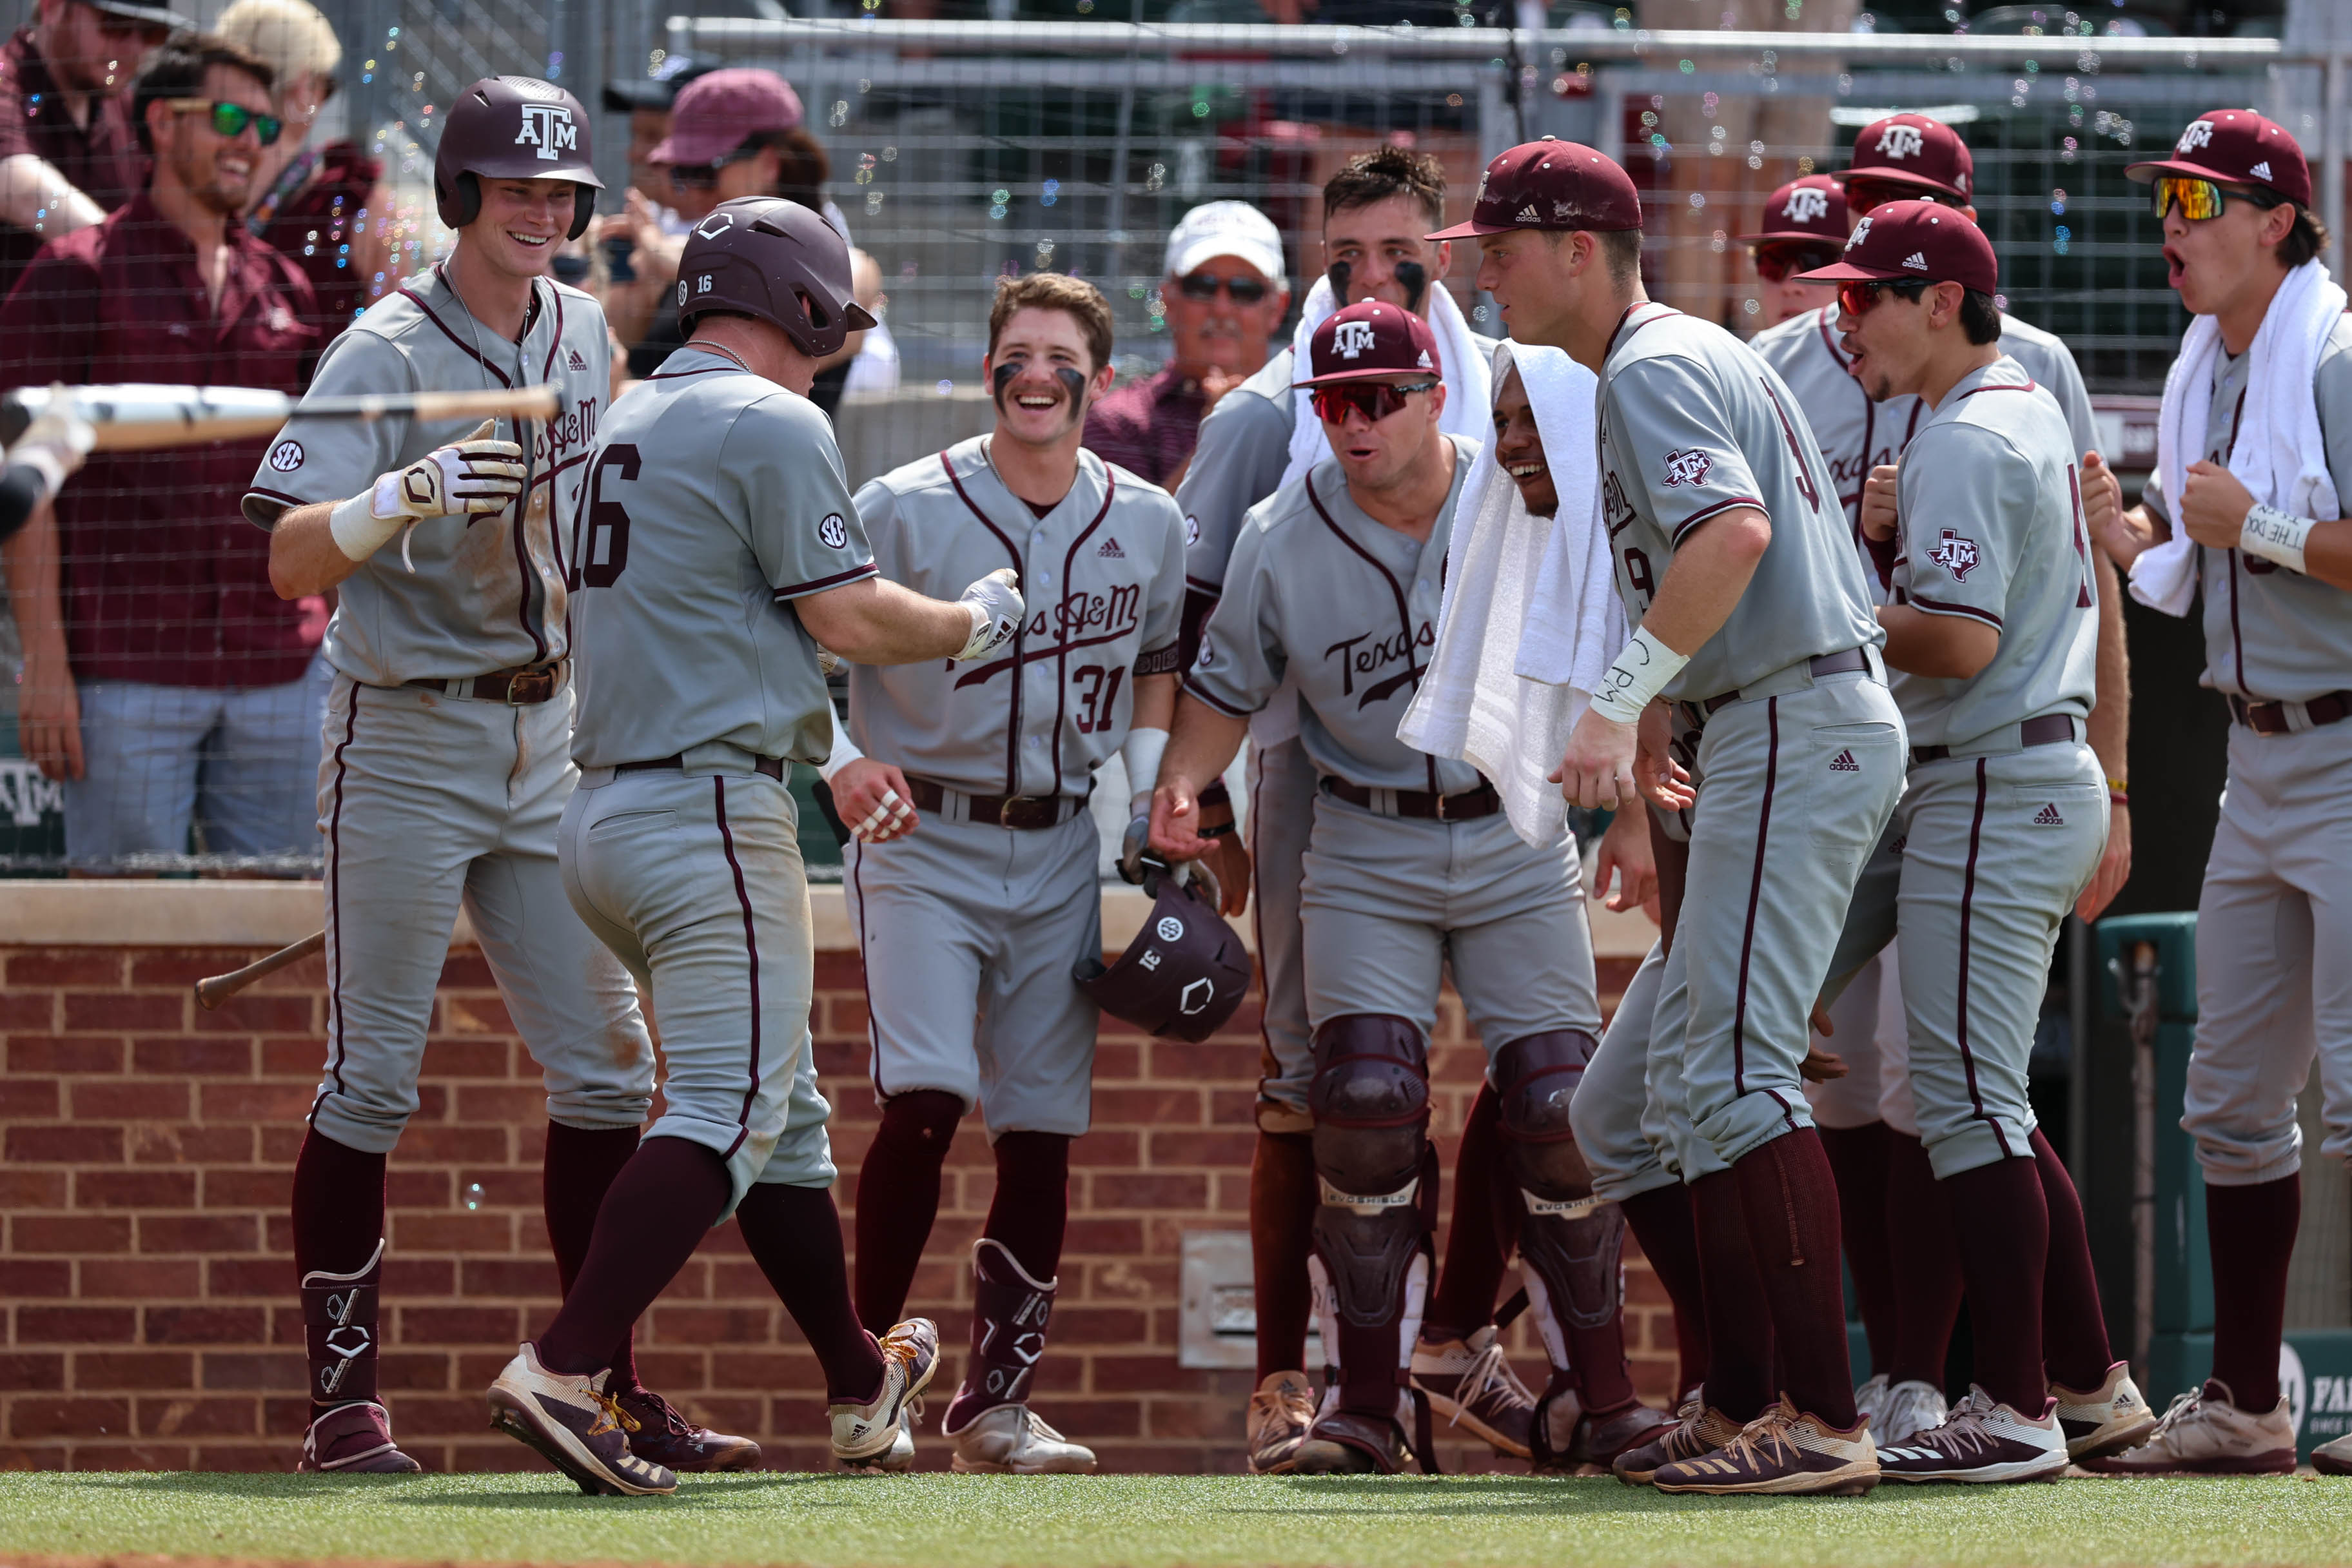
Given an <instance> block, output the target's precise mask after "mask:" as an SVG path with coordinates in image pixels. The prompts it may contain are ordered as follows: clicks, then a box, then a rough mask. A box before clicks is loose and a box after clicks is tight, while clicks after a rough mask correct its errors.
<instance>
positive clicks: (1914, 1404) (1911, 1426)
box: [1870, 1378, 1946, 1448]
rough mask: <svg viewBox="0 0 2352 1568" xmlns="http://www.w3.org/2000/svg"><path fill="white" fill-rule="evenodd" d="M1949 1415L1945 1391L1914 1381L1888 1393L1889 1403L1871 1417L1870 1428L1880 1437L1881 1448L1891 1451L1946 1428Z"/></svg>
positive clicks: (1929, 1384) (1930, 1384)
mask: <svg viewBox="0 0 2352 1568" xmlns="http://www.w3.org/2000/svg"><path fill="white" fill-rule="evenodd" d="M1945 1415H1946V1410H1945V1406H1944V1391H1943V1390H1942V1389H1940V1388H1937V1386H1936V1385H1935V1384H1932V1383H1921V1382H1920V1381H1919V1380H1918V1379H1916V1378H1913V1379H1911V1380H1910V1381H1909V1382H1906V1383H1898V1384H1895V1386H1894V1387H1892V1388H1890V1389H1888V1390H1887V1391H1886V1401H1885V1404H1884V1405H1880V1406H1879V1408H1878V1411H1877V1413H1876V1414H1875V1415H1873V1416H1872V1417H1871V1422H1870V1428H1871V1430H1872V1431H1873V1432H1874V1433H1875V1434H1877V1435H1878V1446H1879V1447H1882V1448H1888V1447H1894V1446H1895V1444H1897V1443H1907V1442H1909V1441H1910V1440H1911V1439H1912V1438H1914V1437H1916V1436H1918V1435H1919V1434H1920V1433H1922V1432H1929V1431H1933V1430H1934V1429H1935V1428H1936V1427H1937V1426H1942V1425H1943V1422H1944V1416H1945Z"/></svg>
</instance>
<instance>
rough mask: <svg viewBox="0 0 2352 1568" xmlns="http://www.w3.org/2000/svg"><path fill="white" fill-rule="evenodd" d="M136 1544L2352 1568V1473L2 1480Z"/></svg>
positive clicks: (3, 1542) (46, 1516)
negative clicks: (1722, 1489)
mask: <svg viewBox="0 0 2352 1568" xmlns="http://www.w3.org/2000/svg"><path fill="white" fill-rule="evenodd" d="M122 1552H163V1553H169V1554H181V1555H201V1556H215V1557H244V1558H346V1559H348V1558H390V1559H404V1560H407V1561H411V1562H430V1563H468V1562H517V1561H521V1562H535V1563H590V1562H595V1563H610V1562H635V1563H810V1564H824V1565H828V1568H831V1565H836V1564H838V1565H844V1568H846V1565H850V1564H857V1565H867V1564H873V1565H887V1568H997V1565H1005V1568H1012V1565H1023V1568H1026V1565H1031V1564H1036V1565H1041V1568H1042V1565H1051V1568H1065V1565H1066V1568H1112V1565H1118V1568H1160V1565H1166V1568H1176V1565H1179V1564H1182V1565H1196V1568H1211V1565H1218V1564H1234V1565H1243V1564H1247V1565H1253V1568H1255V1565H1270V1564H1287V1563H1298V1564H1342V1565H1349V1568H1353V1565H1357V1564H1362V1565H1364V1568H1374V1565H1380V1568H1386V1565H1389V1564H1396V1565H1400V1568H1402V1565H1406V1564H1411V1565H1415V1568H1419V1565H1422V1564H1447V1563H1462V1564H1474V1563H1475V1564H1515V1565H1516V1564H1542V1565H1544V1568H1582V1565H1585V1564H1593V1565H1603V1564H1606V1565H1615V1564H1621V1563H1622V1564H1628V1565H1631V1564H1652V1563H1656V1564H1669V1563H1670V1564H1693V1565H1696V1564H1711V1563H1722V1564H1745V1563H1757V1564H1780V1563H1787V1564H1792V1565H1793V1564H1802V1565H1804V1568H1833V1565H1838V1564H1853V1565H1854V1568H1865V1565H1866V1568H1895V1565H1899V1564H1938V1563H1954V1564H1986V1565H1995V1564H1998V1565H2003V1568H2009V1565H2016V1568H2024V1565H2029V1564H2041V1563H2048V1564H2053V1565H2055V1568H2096V1565H2102V1564H2117V1565H2137V1564H2157V1563H2245V1564H2284V1563H2298V1564H2301V1563H2352V1481H2329V1480H2324V1479H2315V1478H2310V1477H2300V1478H2265V1479H2227V1480H2223V1479H2211V1480H2206V1479H2197V1480H2188V1479H2183V1480H2137V1481H2132V1480H2074V1481H2067V1482H2063V1483H2061V1484H2058V1485H2054V1486H2029V1487H1986V1488H1968V1487H1927V1488H1901V1487H1892V1486H1882V1487H1881V1488H1879V1489H1878V1490H1877V1491H1875V1492H1874V1493H1873V1494H1872V1495H1870V1496H1869V1497H1866V1498H1860V1499H1834V1500H1794V1499H1791V1500H1770V1499H1743V1500H1734V1501H1724V1500H1707V1499H1701V1498H1669V1497H1663V1496H1660V1495H1659V1494H1657V1493H1655V1492H1651V1491H1636V1490H1633V1489H1631V1488H1627V1487H1622V1486H1620V1485H1618V1484H1617V1483H1616V1482H1614V1481H1611V1480H1605V1479H1603V1480H1570V1481H1562V1480H1535V1479H1528V1478H1526V1477H1507V1476H1483V1477H1459V1478H1451V1479H1443V1478H1441V1479H1417V1478H1414V1479H1407V1478H1398V1479H1385V1480H1369V1479H1346V1478H1329V1479H1311V1480H1310V1479H1277V1480H1254V1479H1247V1478H1241V1477H1144V1476H1131V1477H1130V1476H1117V1477H1052V1478H1015V1477H959V1476H944V1475H925V1476H916V1477H899V1478H881V1477H874V1478H865V1477H859V1478H853V1477H841V1476H782V1475H776V1476H771V1475H752V1476H724V1477H713V1478H709V1479H690V1480H688V1482H687V1483H686V1485H685V1486H684V1487H682V1488H681V1489H679V1491H678V1492H677V1495H676V1496H675V1497H670V1498H642V1499H635V1500H626V1501H621V1500H599V1499H589V1498H584V1497H582V1496H581V1495H580V1494H579V1493H578V1492H577V1491H576V1490H574V1489H572V1486H571V1485H570V1483H569V1482H565V1481H562V1480H561V1479H558V1478H556V1477H553V1476H544V1477H542V1476H535V1475H495V1476H421V1477H415V1478H399V1479H395V1478H390V1477H384V1478H376V1477H353V1478H349V1479H335V1480H322V1479H315V1478H310V1477H297V1476H224V1475H178V1474H171V1475H135V1474H134V1475H120V1474H113V1475H110V1474H82V1475H6V1476H0V1563H5V1562H6V1561H7V1559H8V1557H9V1555H10V1554H12V1553H23V1554H26V1555H32V1554H43V1555H49V1554H55V1555H71V1556H89V1555H100V1554H110V1553H122Z"/></svg>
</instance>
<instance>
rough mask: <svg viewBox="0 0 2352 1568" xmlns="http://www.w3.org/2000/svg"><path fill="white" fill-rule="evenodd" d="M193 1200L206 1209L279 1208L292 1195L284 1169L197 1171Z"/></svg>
mask: <svg viewBox="0 0 2352 1568" xmlns="http://www.w3.org/2000/svg"><path fill="white" fill-rule="evenodd" d="M196 1177H197V1187H196V1194H197V1196H196V1204H197V1206H198V1207H200V1208H208V1209H280V1208H284V1207H285V1206H286V1205H288V1204H289V1202H291V1201H292V1198H293V1188H294V1183H293V1177H292V1174H291V1173H289V1172H286V1171H234V1170H232V1171H199V1172H197V1173H196Z"/></svg>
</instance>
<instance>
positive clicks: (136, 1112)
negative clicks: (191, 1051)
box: [73, 1077, 188, 1121]
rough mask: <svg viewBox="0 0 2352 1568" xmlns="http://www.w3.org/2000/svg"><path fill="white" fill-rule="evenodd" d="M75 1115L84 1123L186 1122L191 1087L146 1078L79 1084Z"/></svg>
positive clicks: (76, 1087)
mask: <svg viewBox="0 0 2352 1568" xmlns="http://www.w3.org/2000/svg"><path fill="white" fill-rule="evenodd" d="M73 1114H74V1115H76V1116H78V1117H79V1118H81V1119H82V1120H83V1121H186V1120H187V1117H188V1086H187V1085H186V1084H184V1083H174V1082H173V1081H171V1080H170V1079H163V1080H161V1081H158V1080H156V1079H147V1078H143V1077H142V1078H130V1079H92V1080H90V1081H88V1082H78V1083H76V1084H75V1085H74V1086H73Z"/></svg>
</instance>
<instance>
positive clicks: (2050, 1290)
mask: <svg viewBox="0 0 2352 1568" xmlns="http://www.w3.org/2000/svg"><path fill="white" fill-rule="evenodd" d="M2033 1163H2034V1168H2035V1170H2036V1172H2037V1173H2039V1174H2040V1175H2041V1177H2042V1204H2043V1205H2044V1206H2046V1207H2047V1208H2048V1209H2049V1211H2050V1259H2049V1262H2048V1263H2046V1264H2045V1265H2043V1268H2042V1365H2043V1366H2045V1367H2046V1368H2048V1369H2049V1373H2050V1381H2051V1382H2053V1383H2059V1384H2065V1385H2066V1386H2067V1387H2068V1388H2073V1389H2080V1390H2082V1391H2084V1392H2085V1393H2087V1392H2089V1391H2090V1390H2092V1389H2095V1388H2097V1387H2098V1386H2099V1385H2100V1384H2104V1383H2105V1382H2106V1380H2107V1369H2108V1368H2109V1367H2112V1366H2113V1365H2115V1364H2116V1355H2115V1351H2114V1348H2113V1347H2112V1346H2110V1345H2109V1344H2108V1342H2107V1319H2106V1313H2105V1309H2104V1308H2102V1307H2101V1306H2100V1304H2099V1277H2098V1274H2097V1272H2096V1271H2095V1269H2094V1268H2092V1267H2091V1235H2090V1231H2089V1229H2088V1228H2087V1227H2086V1226H2084V1223H2083V1199H2082V1196H2081V1194H2078V1193H2076V1192H2075V1191H2074V1178H2073V1177H2072V1176H2070V1175H2068V1174H2067V1173H2066V1165H2065V1162H2063V1160H2061V1159H2059V1158H2058V1151H2057V1150H2055V1149H2053V1148H2052V1147H2051V1146H2050V1140H2049V1139H2047V1138H2045V1137H2043V1136H2042V1130H2041V1129H2040V1128H2038V1127H2037V1128H2035V1129H2034V1130H2033Z"/></svg>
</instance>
